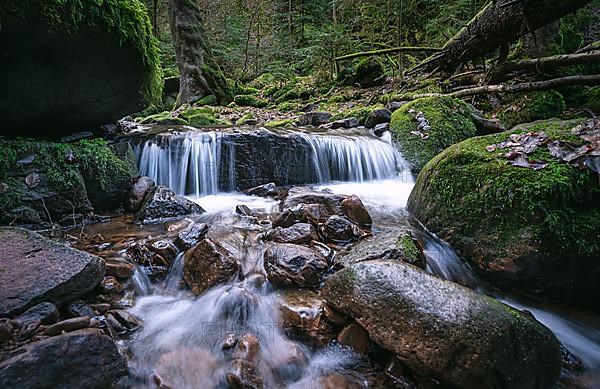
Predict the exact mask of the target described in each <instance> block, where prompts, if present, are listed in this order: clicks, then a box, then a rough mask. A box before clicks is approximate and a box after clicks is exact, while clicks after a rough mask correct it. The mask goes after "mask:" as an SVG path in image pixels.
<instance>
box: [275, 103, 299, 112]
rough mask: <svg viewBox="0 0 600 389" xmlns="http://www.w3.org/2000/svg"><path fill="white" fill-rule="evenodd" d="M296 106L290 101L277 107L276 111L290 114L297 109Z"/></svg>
mask: <svg viewBox="0 0 600 389" xmlns="http://www.w3.org/2000/svg"><path fill="white" fill-rule="evenodd" d="M298 107H299V106H298V104H296V103H292V102H291V101H285V102H283V103H281V104H278V105H277V110H278V111H281V112H291V111H295V110H297V109H298Z"/></svg>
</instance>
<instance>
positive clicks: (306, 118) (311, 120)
mask: <svg viewBox="0 0 600 389" xmlns="http://www.w3.org/2000/svg"><path fill="white" fill-rule="evenodd" d="M332 116H333V115H332V114H330V113H329V112H307V113H304V114H302V115H300V118H299V119H298V120H299V123H300V125H301V126H315V127H319V126H320V125H321V124H325V123H329V120H330V119H331V117H332Z"/></svg>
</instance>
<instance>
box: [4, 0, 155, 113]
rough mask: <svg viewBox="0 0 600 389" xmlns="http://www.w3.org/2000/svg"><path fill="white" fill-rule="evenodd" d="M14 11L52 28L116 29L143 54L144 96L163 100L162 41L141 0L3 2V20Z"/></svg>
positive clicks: (72, 30)
mask: <svg viewBox="0 0 600 389" xmlns="http://www.w3.org/2000/svg"><path fill="white" fill-rule="evenodd" d="M13 13H16V14H18V15H19V16H20V17H22V18H23V19H24V20H25V21H26V22H27V23H34V24H35V23H38V20H40V21H41V22H42V23H44V24H46V25H47V27H48V28H49V29H50V30H52V31H65V32H67V33H70V34H75V33H77V32H78V31H79V29H80V28H85V27H88V28H91V29H94V30H97V31H106V32H110V33H115V34H116V35H117V37H118V39H119V42H120V44H121V45H126V46H128V47H131V48H132V49H134V50H135V51H137V52H138V54H139V58H140V59H141V64H140V65H141V66H142V67H143V69H144V79H143V81H142V86H141V91H140V92H141V94H142V96H143V97H144V98H145V99H146V100H147V101H148V102H149V103H151V104H157V103H159V102H160V98H161V93H162V86H163V85H162V80H163V78H162V69H161V67H160V58H159V55H160V53H159V48H158V41H157V40H156V38H155V37H154V35H153V33H152V25H151V23H150V19H149V18H148V15H147V13H146V7H145V5H144V4H143V2H141V1H140V0H90V1H85V2H83V1H81V0H49V1H40V0H4V1H2V3H0V20H1V19H2V18H3V17H6V15H8V14H13Z"/></svg>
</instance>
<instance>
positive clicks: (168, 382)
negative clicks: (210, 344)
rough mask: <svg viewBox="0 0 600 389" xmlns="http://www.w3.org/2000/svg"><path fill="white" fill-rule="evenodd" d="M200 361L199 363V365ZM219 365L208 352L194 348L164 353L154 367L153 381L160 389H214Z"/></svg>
mask: <svg viewBox="0 0 600 389" xmlns="http://www.w3.org/2000/svg"><path fill="white" fill-rule="evenodd" d="M199 361H201V363H199ZM218 367H219V365H218V362H217V360H216V358H215V357H214V356H213V354H212V353H211V352H210V350H207V349H204V348H200V347H196V348H184V349H179V350H176V351H172V352H169V353H166V354H164V355H162V356H161V357H160V359H159V360H158V362H157V363H156V366H155V367H154V375H153V378H154V381H155V382H156V384H157V386H158V387H159V388H160V389H167V388H214V387H217V384H218V382H217V379H215V377H214V372H215V371H216V370H217V369H218Z"/></svg>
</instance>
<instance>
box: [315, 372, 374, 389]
mask: <svg viewBox="0 0 600 389" xmlns="http://www.w3.org/2000/svg"><path fill="white" fill-rule="evenodd" d="M315 385H316V387H317V388H319V389H341V388H343V389H367V388H368V386H367V384H366V383H365V382H361V380H359V379H358V378H356V377H352V376H348V375H344V374H340V373H329V374H327V375H324V376H322V377H319V379H318V380H317V382H316V383H315Z"/></svg>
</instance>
